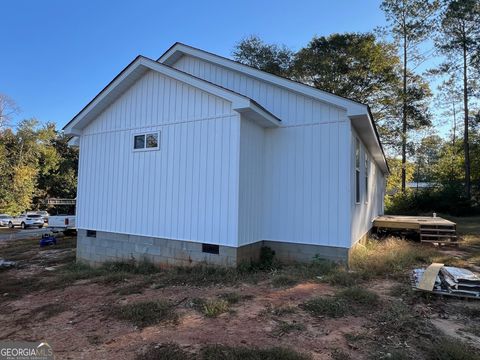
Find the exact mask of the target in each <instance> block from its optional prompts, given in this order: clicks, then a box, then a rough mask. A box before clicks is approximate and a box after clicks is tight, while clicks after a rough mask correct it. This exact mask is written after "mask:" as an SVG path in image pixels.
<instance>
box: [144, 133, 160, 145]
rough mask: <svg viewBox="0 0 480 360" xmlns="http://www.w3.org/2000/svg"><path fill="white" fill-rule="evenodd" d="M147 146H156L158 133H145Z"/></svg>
mask: <svg viewBox="0 0 480 360" xmlns="http://www.w3.org/2000/svg"><path fill="white" fill-rule="evenodd" d="M147 148H158V133H151V134H147Z"/></svg>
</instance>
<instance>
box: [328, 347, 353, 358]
mask: <svg viewBox="0 0 480 360" xmlns="http://www.w3.org/2000/svg"><path fill="white" fill-rule="evenodd" d="M330 356H331V358H332V359H333V360H350V359H351V357H350V355H349V354H348V353H346V352H345V351H343V350H341V349H335V350H333V351H332V353H331V354H330Z"/></svg>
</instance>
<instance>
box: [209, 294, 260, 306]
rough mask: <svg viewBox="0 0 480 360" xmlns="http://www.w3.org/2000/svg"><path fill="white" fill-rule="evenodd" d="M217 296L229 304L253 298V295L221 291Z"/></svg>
mask: <svg viewBox="0 0 480 360" xmlns="http://www.w3.org/2000/svg"><path fill="white" fill-rule="evenodd" d="M218 297H219V298H220V299H223V300H225V301H226V302H228V303H229V304H230V305H235V304H238V303H240V302H242V301H245V300H251V299H253V295H243V294H239V293H236V292H229V293H223V294H220V295H218Z"/></svg>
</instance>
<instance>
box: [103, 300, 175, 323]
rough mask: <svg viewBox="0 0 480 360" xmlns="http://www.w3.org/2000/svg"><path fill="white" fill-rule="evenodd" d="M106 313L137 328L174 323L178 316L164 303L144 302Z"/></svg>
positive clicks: (172, 308)
mask: <svg viewBox="0 0 480 360" xmlns="http://www.w3.org/2000/svg"><path fill="white" fill-rule="evenodd" d="M107 312H108V313H109V314H110V315H112V316H114V317H116V318H117V319H120V320H126V321H129V322H131V323H132V324H134V325H136V326H138V327H146V326H150V325H155V324H158V323H164V322H175V321H176V320H177V319H178V315H177V314H176V312H175V309H174V307H173V305H172V304H170V303H169V302H166V301H162V300H158V301H144V302H137V303H132V304H127V305H118V306H114V307H112V308H111V309H108V310H107Z"/></svg>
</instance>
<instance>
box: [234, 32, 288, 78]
mask: <svg viewBox="0 0 480 360" xmlns="http://www.w3.org/2000/svg"><path fill="white" fill-rule="evenodd" d="M233 57H234V59H235V60H237V61H239V62H241V63H243V64H246V65H249V66H253V67H255V68H257V69H260V70H263V71H266V72H269V73H272V74H275V75H279V76H289V74H290V72H291V67H292V63H293V58H294V53H293V51H291V50H290V49H288V48H287V47H285V46H279V45H275V44H266V43H265V42H263V41H262V40H261V39H260V38H259V37H257V36H250V37H247V38H244V39H243V40H241V41H239V42H238V43H237V44H236V45H235V49H234V51H233Z"/></svg>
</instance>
